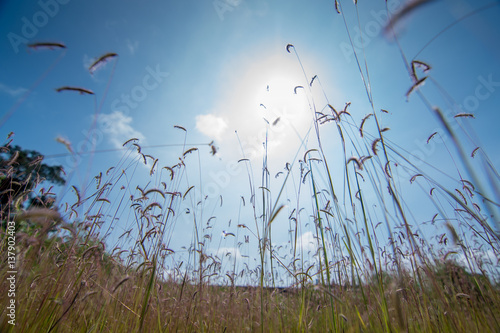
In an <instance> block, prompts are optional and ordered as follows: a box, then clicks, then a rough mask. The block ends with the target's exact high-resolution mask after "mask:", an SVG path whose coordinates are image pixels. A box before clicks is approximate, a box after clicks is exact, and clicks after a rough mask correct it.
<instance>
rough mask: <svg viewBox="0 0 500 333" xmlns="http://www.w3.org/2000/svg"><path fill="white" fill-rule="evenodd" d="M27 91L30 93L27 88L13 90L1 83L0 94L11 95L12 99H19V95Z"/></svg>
mask: <svg viewBox="0 0 500 333" xmlns="http://www.w3.org/2000/svg"><path fill="white" fill-rule="evenodd" d="M27 91H28V89H25V88H21V87H19V88H11V87H9V86H7V85H5V84H3V83H0V92H3V93H6V94H7V95H10V96H12V97H17V96H19V95H22V94H24V93H25V92H27Z"/></svg>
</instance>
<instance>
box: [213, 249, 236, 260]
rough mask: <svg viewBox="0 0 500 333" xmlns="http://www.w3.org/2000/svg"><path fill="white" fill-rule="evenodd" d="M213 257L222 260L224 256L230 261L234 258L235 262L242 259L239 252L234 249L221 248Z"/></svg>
mask: <svg viewBox="0 0 500 333" xmlns="http://www.w3.org/2000/svg"><path fill="white" fill-rule="evenodd" d="M215 255H216V256H217V257H219V258H220V259H222V260H224V259H225V258H226V256H227V258H231V259H234V257H235V256H236V259H237V260H240V259H242V256H241V252H240V250H239V249H237V248H234V247H221V248H220V249H218V250H217V252H215Z"/></svg>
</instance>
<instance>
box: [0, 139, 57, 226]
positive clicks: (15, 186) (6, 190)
mask: <svg viewBox="0 0 500 333" xmlns="http://www.w3.org/2000/svg"><path fill="white" fill-rule="evenodd" d="M42 162H43V155H42V154H40V153H39V152H37V151H34V150H25V149H22V148H21V147H19V146H17V145H16V146H10V145H9V144H6V145H4V146H1V147H0V205H1V208H0V221H2V226H3V224H4V221H5V220H6V219H7V218H10V217H11V215H12V214H14V213H15V212H16V211H17V210H19V209H20V208H22V207H23V205H24V204H25V203H26V202H28V204H29V205H33V206H44V207H47V208H50V207H51V206H52V204H53V202H54V200H55V198H54V197H53V196H49V195H41V196H37V195H35V194H34V192H33V191H34V189H35V187H36V186H37V185H39V184H40V183H42V182H44V181H47V182H49V183H52V184H54V185H64V184H65V183H66V181H65V179H64V178H63V175H64V171H63V168H62V166H60V165H56V166H50V165H47V164H45V163H42Z"/></svg>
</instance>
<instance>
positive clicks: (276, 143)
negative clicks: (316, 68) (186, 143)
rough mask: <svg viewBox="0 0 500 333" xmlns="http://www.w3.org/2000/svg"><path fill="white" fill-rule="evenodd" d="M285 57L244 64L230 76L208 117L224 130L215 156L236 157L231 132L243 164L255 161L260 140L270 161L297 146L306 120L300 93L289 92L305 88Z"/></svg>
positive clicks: (308, 119) (302, 92)
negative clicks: (220, 123)
mask: <svg viewBox="0 0 500 333" xmlns="http://www.w3.org/2000/svg"><path fill="white" fill-rule="evenodd" d="M285 56H286V55H285ZM285 56H281V55H279V56H278V55H274V56H271V57H269V58H267V59H264V60H262V61H260V62H248V64H246V66H238V68H242V69H241V70H239V71H235V72H234V73H232V75H231V76H230V77H231V79H230V81H231V82H232V83H231V84H230V87H231V88H230V89H228V90H227V93H226V95H225V97H224V98H223V99H222V100H221V102H220V103H219V105H218V106H217V107H215V108H214V109H213V110H212V112H211V114H212V115H213V116H214V117H217V118H219V119H222V120H223V121H224V124H225V125H226V127H225V129H224V134H221V135H220V139H221V140H222V142H221V151H224V148H225V147H226V148H228V146H232V149H230V150H232V151H233V152H234V153H236V154H237V156H238V157H241V149H240V148H239V147H238V146H237V145H236V144H234V143H235V142H236V140H235V137H234V133H235V131H237V133H238V136H239V138H240V140H241V143H242V147H243V149H244V152H245V155H246V156H247V157H248V158H261V156H262V153H263V146H264V145H263V144H264V142H266V136H267V143H268V146H267V147H268V152H269V153H272V154H273V156H274V157H275V158H276V157H285V156H289V154H290V153H291V150H290V149H292V147H294V148H293V149H297V147H299V146H300V143H301V141H302V140H303V139H304V136H305V135H306V133H307V131H308V129H309V127H310V126H311V115H310V111H309V108H308V103H307V98H306V91H305V90H304V89H301V88H297V89H295V88H296V87H297V86H306V83H305V82H304V81H305V79H304V77H303V75H302V73H301V72H299V68H297V67H298V66H297V63H296V62H294V61H293V59H289V58H286V57H285ZM197 126H198V125H197ZM198 127H199V128H201V127H202V126H198ZM212 131H214V129H212ZM228 150H229V149H228Z"/></svg>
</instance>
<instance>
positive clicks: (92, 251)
mask: <svg viewBox="0 0 500 333" xmlns="http://www.w3.org/2000/svg"><path fill="white" fill-rule="evenodd" d="M415 3H416V4H417V5H414V6H410V5H409V6H408V7H407V8H405V9H404V10H402V11H401V12H400V15H394V16H393V17H392V19H391V20H390V21H389V22H388V23H387V26H386V27H385V29H386V33H387V34H390V33H391V31H393V29H395V27H396V25H397V24H398V23H399V20H402V19H403V18H404V17H406V16H407V15H411V13H412V12H413V11H418V10H419V5H418V3H425V1H415ZM334 4H335V8H336V9H337V10H338V14H339V15H342V11H341V7H340V3H338V2H337V1H335V2H334ZM335 15H337V14H336V13H335ZM346 29H347V31H348V32H349V31H350V30H349V29H350V28H349V27H348V26H347V25H346ZM393 38H396V36H394V37H393ZM395 44H396V45H395V47H399V48H400V51H401V54H402V55H403V62H404V64H405V66H406V68H407V71H408V79H409V82H411V84H410V85H409V86H408V90H407V94H406V96H405V97H406V98H411V99H419V100H421V101H422V105H424V107H423V109H425V110H422V112H428V113H429V114H431V115H432V117H433V118H434V119H435V121H436V122H437V123H438V124H439V125H440V130H439V131H437V132H433V133H429V134H430V135H429V136H428V137H427V140H426V142H427V144H428V145H431V144H436V145H439V146H440V147H442V148H443V151H445V152H446V153H445V154H446V158H449V159H450V160H451V161H453V163H451V165H452V168H453V169H452V170H450V169H449V167H450V166H449V165H448V166H446V168H442V166H437V165H436V166H434V165H432V164H431V165H429V164H428V163H426V161H425V160H423V161H422V160H418V159H417V158H416V157H415V156H412V155H411V153H409V152H408V151H406V150H405V149H404V148H403V147H400V146H399V145H398V144H397V143H396V142H394V141H392V138H391V129H390V128H387V127H384V125H383V121H384V119H385V117H388V116H389V114H390V110H386V109H381V108H376V107H375V105H376V103H375V102H374V100H373V97H372V86H371V83H370V78H369V75H368V69H369V67H368V64H367V63H368V62H367V58H366V56H365V55H364V54H363V53H362V52H358V53H359V57H358V56H356V61H357V64H358V68H359V73H356V75H358V76H359V75H361V80H362V82H363V86H364V88H365V92H366V97H367V99H368V101H369V105H370V106H371V110H369V112H368V113H367V114H366V115H365V116H362V117H359V116H354V111H353V110H356V107H357V106H356V103H355V102H350V101H349V100H348V99H347V98H346V100H345V101H341V102H338V101H335V102H333V101H330V100H329V98H328V96H327V95H326V93H325V91H324V90H323V88H322V85H321V81H320V80H326V78H322V77H321V75H320V74H319V75H311V74H310V73H308V72H307V64H306V63H302V61H301V57H300V56H301V54H300V53H299V52H298V51H297V50H296V48H295V45H293V44H288V45H283V48H282V50H283V52H286V53H287V54H289V55H290V57H294V58H295V59H296V60H297V66H299V67H300V68H301V70H302V72H303V75H304V80H303V84H302V85H298V86H296V87H295V92H296V93H297V94H304V96H306V97H305V98H306V101H307V108H306V110H304V112H305V113H307V114H309V115H310V117H311V122H312V124H313V125H312V126H311V127H310V129H309V131H310V133H311V136H310V137H309V138H308V140H307V142H306V141H303V142H302V143H301V145H300V146H298V147H295V148H296V149H295V151H296V153H295V155H294V156H290V158H289V162H288V163H286V165H285V166H284V168H282V169H281V170H280V171H279V172H278V173H274V174H272V173H271V171H270V169H271V167H270V165H269V164H268V163H270V162H269V161H270V160H272V159H273V156H272V155H271V153H268V147H269V146H270V145H272V142H268V140H267V138H268V136H267V133H268V132H271V131H272V130H273V128H274V127H275V126H277V125H278V122H279V121H280V119H279V118H277V119H276V120H274V122H273V121H270V122H267V126H266V127H265V129H266V132H265V133H266V136H265V139H264V143H263V150H262V152H261V156H262V158H261V160H259V161H258V163H255V160H254V159H252V158H250V157H249V156H247V155H248V151H245V149H244V148H243V147H242V156H241V158H240V159H239V160H238V162H237V164H238V165H239V166H241V167H242V168H243V169H244V170H245V177H246V178H247V179H248V184H247V186H248V187H247V188H245V189H241V195H240V198H238V202H239V204H238V205H239V206H238V207H237V210H236V213H235V215H234V216H231V219H232V224H231V221H230V222H229V225H228V226H227V228H225V229H224V231H223V235H222V236H219V235H218V234H214V233H213V232H212V229H213V228H214V225H215V224H216V223H219V224H221V223H222V222H218V221H217V214H218V212H223V211H230V212H233V211H234V209H230V208H234V207H227V204H225V203H224V198H223V197H222V196H215V198H208V196H205V195H204V194H203V191H202V190H201V189H200V187H202V184H201V181H200V182H199V181H198V178H200V179H201V177H200V176H199V175H197V174H196V173H197V172H202V171H201V170H202V167H200V166H199V163H200V160H201V159H200V154H204V155H209V154H212V155H216V154H217V149H218V148H217V147H216V144H215V143H213V142H211V143H210V144H208V145H207V146H206V147H190V146H184V147H183V151H182V153H181V154H179V156H177V157H176V158H174V159H172V160H169V161H160V160H159V159H158V158H156V157H155V156H153V155H152V154H148V152H146V150H147V149H145V148H144V147H143V146H141V142H140V140H139V139H137V138H130V140H127V141H126V142H124V143H123V148H124V149H123V155H122V157H121V159H120V160H119V161H117V163H116V164H115V165H112V166H109V168H108V169H106V170H103V171H102V172H100V173H99V174H97V175H94V177H93V178H91V180H90V181H89V182H88V184H87V186H86V188H81V189H80V188H78V187H77V186H75V185H72V184H69V183H68V184H66V185H62V186H60V187H62V188H65V189H66V191H67V192H68V193H70V194H71V195H70V196H67V197H71V198H73V201H69V200H66V201H65V202H58V201H57V200H56V195H55V193H56V188H58V187H57V186H56V187H54V186H52V185H51V184H48V183H47V182H44V179H43V177H42V176H40V175H39V177H35V178H36V179H29V180H26V182H25V183H23V184H18V183H15V182H14V181H13V180H12V175H14V174H16V173H19V172H22V170H21V167H23V165H22V163H21V162H20V161H19V160H18V157H19V156H18V155H16V154H13V155H8V153H9V151H10V150H11V149H12V147H13V145H14V143H15V140H14V141H12V140H11V138H10V136H9V138H7V140H6V141H5V143H4V144H3V146H2V151H1V154H4V156H9V158H8V159H7V158H6V159H2V163H1V164H0V177H1V178H0V179H1V180H2V189H3V188H4V186H7V187H6V189H5V190H3V192H2V193H0V196H1V197H2V204H3V207H2V211H1V215H0V217H1V219H0V220H1V221H2V233H1V240H0V259H1V260H2V262H3V263H8V264H10V263H13V264H14V266H12V267H10V266H9V265H7V264H5V265H3V266H2V268H1V269H0V280H1V284H0V304H2V311H1V313H2V316H1V319H0V331H1V332H246V331H250V332H254V331H255V332H258V331H260V332H498V331H499V330H500V322H499V321H500V318H499V316H498V314H499V313H500V284H499V281H500V280H499V278H500V276H499V274H498V273H499V261H500V253H499V249H500V246H499V245H500V236H499V232H498V231H499V230H500V224H499V219H498V216H499V215H498V214H499V209H498V207H499V205H500V202H499V196H498V194H499V193H500V186H499V180H500V177H499V176H498V172H497V170H496V168H495V165H494V163H493V162H492V161H491V160H490V159H489V157H488V156H487V154H486V152H485V151H484V150H483V149H481V147H479V146H477V145H476V143H475V142H474V138H475V135H473V134H472V133H471V132H470V131H471V129H470V127H468V126H467V122H469V121H473V120H474V117H475V116H474V114H472V113H469V112H464V110H462V109H460V108H458V107H456V105H455V106H453V107H452V110H453V113H452V114H451V116H450V115H449V114H445V113H444V112H443V111H442V109H444V107H447V105H444V106H441V107H440V106H437V105H435V104H434V102H432V101H431V100H430V98H428V97H427V95H426V94H425V93H424V92H423V91H422V90H421V87H423V85H424V83H426V84H428V85H431V89H434V90H433V91H432V93H433V94H434V93H437V94H441V95H442V97H443V96H444V97H443V99H446V98H447V97H448V96H447V94H446V92H444V91H442V90H441V89H440V86H439V85H438V84H437V83H436V82H435V81H434V79H433V78H432V70H433V68H431V67H432V66H431V65H430V64H427V63H426V62H425V61H422V60H420V59H407V58H406V57H405V56H404V55H405V52H404V50H403V49H401V46H398V45H397V43H395ZM38 46H40V45H38ZM42 46H43V45H42ZM45 46H46V45H45ZM351 46H352V49H353V51H354V52H355V50H356V47H355V46H354V44H352V40H351ZM105 56H107V58H112V57H116V56H117V55H116V54H114V53H110V54H107V55H105ZM103 59H104V58H103ZM106 60H109V59H106ZM99 65H100V64H97V65H96V64H95V63H94V64H92V66H91V68H90V70H91V71H95V70H97V68H98V67H99ZM363 68H366V70H364V69H363ZM432 83H434V85H432ZM65 88H66V89H65V90H72V89H71V87H65ZM82 89H83V88H82ZM313 91H314V92H319V93H313ZM78 92H80V93H88V92H89V91H87V92H86V91H78ZM318 96H320V97H318ZM281 121H284V119H282V120H281ZM287 125H288V123H286V122H285V124H283V125H282V126H287ZM174 130H176V131H178V133H180V135H182V136H184V141H185V142H186V141H188V140H187V138H189V132H188V131H187V130H186V128H185V127H183V126H182V124H179V125H176V126H175V128H174ZM332 135H333V136H335V140H336V142H338V143H339V146H338V147H340V149H332V146H331V144H330V140H331V136H332ZM325 138H328V139H325ZM61 143H63V144H65V145H66V146H67V147H69V146H70V143H67V142H61ZM470 147H473V149H470ZM68 150H71V149H70V148H68ZM245 153H246V154H247V155H245ZM339 161H340V162H339ZM416 161H418V162H420V163H416ZM42 163H43V159H38V160H36V161H35V162H33V163H31V166H33V167H34V170H36V167H37V166H40V165H41V164H42ZM255 170H256V172H255ZM137 174H143V175H146V177H148V182H147V183H144V184H139V185H136V184H135V183H134V178H135V177H136V176H137ZM457 175H458V176H457ZM8 181H10V183H8V184H7V182H8ZM408 186H411V187H412V188H414V190H412V191H410V190H408ZM415 188H416V189H415ZM13 189H16V190H13ZM33 195H38V196H40V197H42V198H43V200H39V202H37V203H34V202H33V201H30V204H28V198H29V197H30V196H33ZM67 197H66V198H67ZM4 199H5V203H4V201H3V200H4ZM54 200H56V201H55V203H54ZM421 211H425V213H426V214H427V215H428V216H429V218H425V219H422V218H421V216H422V215H421V214H420V213H421ZM221 214H222V213H221ZM8 221H10V222H8ZM186 225H188V226H186ZM283 225H284V226H285V228H283ZM275 226H280V228H281V229H277V228H276V227H275ZM284 229H287V230H284ZM179 230H181V231H182V232H184V233H185V232H186V230H191V234H190V235H188V237H187V238H188V239H191V241H190V242H188V243H186V244H184V246H183V247H182V248H178V247H173V244H175V238H176V237H179ZM443 230H444V231H443ZM306 231H309V232H310V235H311V241H312V242H313V243H314V246H310V245H309V244H304V243H303V241H304V239H303V237H302V236H303V235H304V233H305V232H306ZM278 233H282V234H284V233H286V234H287V235H288V239H289V243H288V245H287V247H286V248H284V246H283V245H281V246H280V244H277V243H275V242H273V236H275V237H276V235H277V234H278ZM14 238H15V246H14V245H13V243H12V241H13V239H14ZM250 240H251V241H250ZM223 242H224V244H226V243H227V242H231V244H233V243H234V246H233V247H231V249H232V250H233V251H235V250H236V249H238V254H236V253H231V252H228V250H227V249H226V250H225V251H222V250H224V249H225V248H224V246H223V245H221V244H222V243H223ZM250 245H252V246H253V247H254V248H253V249H251V250H249V246H250ZM214 248H215V249H216V251H215V252H214V251H213V249H214ZM13 253H14V254H15V260H14V259H12V258H13ZM251 256H256V257H255V259H256V260H253V261H252V260H251V259H254V258H251ZM254 262H255V265H252V263H254ZM12 271H15V274H13V273H12ZM13 275H14V276H15V290H12V283H11V282H10V281H11V280H9V278H11V277H12V276H13ZM13 291H14V292H15V302H16V303H15V304H16V306H15V326H13V325H11V324H10V323H9V321H10V320H12V317H9V316H8V314H9V313H11V312H9V308H8V305H9V304H10V300H11V299H13V297H11V296H10V293H11V292H13Z"/></svg>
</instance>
